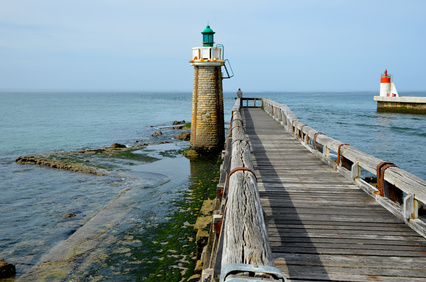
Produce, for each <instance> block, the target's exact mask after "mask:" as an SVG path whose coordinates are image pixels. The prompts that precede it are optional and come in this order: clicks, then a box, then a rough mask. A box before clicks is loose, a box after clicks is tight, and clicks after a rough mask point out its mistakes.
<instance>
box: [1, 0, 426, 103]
mask: <svg viewBox="0 0 426 282" xmlns="http://www.w3.org/2000/svg"><path fill="white" fill-rule="evenodd" d="M207 24H209V25H210V27H211V28H212V29H213V30H214V31H215V32H216V34H215V38H214V39H215V42H216V43H220V44H223V45H224V46H225V57H226V58H227V59H229V61H230V64H231V66H232V69H233V71H234V74H235V76H234V77H233V78H231V79H226V80H224V81H223V89H224V91H225V92H227V91H231V92H232V91H236V90H237V89H238V88H241V89H242V90H243V91H246V92H257V91H283V92H288V91H377V92H378V91H379V83H380V75H381V74H382V73H383V72H384V70H385V69H387V70H388V73H390V74H392V76H393V81H394V82H395V85H396V87H397V89H398V92H399V93H400V95H403V92H404V91H425V90H426V79H425V76H426V70H425V66H426V52H425V50H426V48H425V47H426V36H425V35H426V1H424V0H407V1H398V0H386V1H384V0H374V1H373V0H297V1H295V0H291V1H288V0H276V1H272V0H263V1H259V0H256V1H252V0H243V1H239V0H238V1H233V0H226V1H222V0H215V1H202V0H197V1H192V0H189V1H177V0H175V1H172V0H155V1H153V0H150V1H145V0H72V1H70V0H37V1H35V0H0V89H3V90H129V91H189V92H191V91H192V80H193V71H194V70H193V66H191V65H190V63H189V60H191V59H192V58H191V56H192V53H191V50H192V47H199V46H202V35H201V32H202V31H203V30H204V28H205V27H206V25H207Z"/></svg>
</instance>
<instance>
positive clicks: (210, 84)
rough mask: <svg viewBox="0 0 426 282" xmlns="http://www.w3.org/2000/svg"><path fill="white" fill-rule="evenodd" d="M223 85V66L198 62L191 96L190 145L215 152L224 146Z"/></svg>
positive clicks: (196, 148) (192, 147) (204, 150)
mask: <svg viewBox="0 0 426 282" xmlns="http://www.w3.org/2000/svg"><path fill="white" fill-rule="evenodd" d="M223 143H224V120H223V89H222V71H221V67H220V66H212V67H210V66H195V68H194V83H193V97H192V130H191V149H194V150H195V151H198V152H215V151H220V150H222V148H223Z"/></svg>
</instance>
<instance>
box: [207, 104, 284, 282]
mask: <svg viewBox="0 0 426 282" xmlns="http://www.w3.org/2000/svg"><path fill="white" fill-rule="evenodd" d="M240 103H241V101H240V98H237V99H236V101H235V105H234V107H233V109H232V117H231V122H230V126H229V131H228V137H227V139H226V141H225V144H226V153H225V156H224V162H223V166H222V170H221V180H222V181H225V183H224V185H223V186H221V187H222V188H223V192H221V193H220V194H221V196H222V203H221V209H220V210H222V212H223V214H222V216H221V228H220V239H219V242H220V243H219V244H220V247H219V248H220V250H221V254H219V253H218V256H220V257H219V258H217V259H216V264H218V265H215V269H220V271H219V272H220V274H221V277H220V281H231V280H232V281H245V280H244V279H246V278H248V277H247V276H246V275H249V276H250V273H251V275H252V277H253V276H254V275H255V276H256V277H262V276H263V277H264V278H265V279H266V281H286V278H285V277H284V274H282V272H281V271H280V270H279V269H277V268H275V264H274V261H273V257H272V251H271V247H270V245H269V240H268V233H267V229H266V223H265V219H264V214H263V210H262V205H261V203H260V195H259V191H258V187H257V179H256V175H255V174H254V168H253V164H252V162H251V156H250V145H249V142H248V140H247V139H246V137H245V129H244V124H243V120H242V118H241V113H240ZM222 175H226V179H224V178H223V177H222ZM220 182H221V181H219V183H220Z"/></svg>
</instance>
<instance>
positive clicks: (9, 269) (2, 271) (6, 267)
mask: <svg viewBox="0 0 426 282" xmlns="http://www.w3.org/2000/svg"><path fill="white" fill-rule="evenodd" d="M15 274H16V268H15V266H14V265H13V264H11V263H8V262H7V261H5V260H4V259H2V258H0V278H8V277H12V276H14V275H15Z"/></svg>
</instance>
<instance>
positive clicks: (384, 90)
mask: <svg viewBox="0 0 426 282" xmlns="http://www.w3.org/2000/svg"><path fill="white" fill-rule="evenodd" d="M380 96H382V97H399V95H398V91H396V87H395V84H394V83H393V82H391V77H390V75H388V70H385V73H384V74H382V77H381V78H380Z"/></svg>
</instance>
